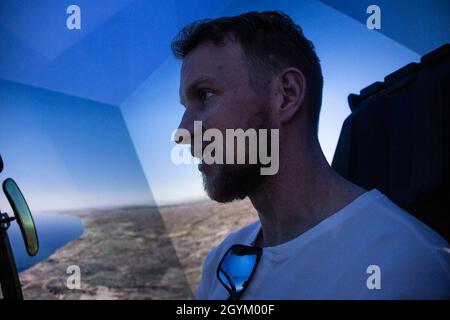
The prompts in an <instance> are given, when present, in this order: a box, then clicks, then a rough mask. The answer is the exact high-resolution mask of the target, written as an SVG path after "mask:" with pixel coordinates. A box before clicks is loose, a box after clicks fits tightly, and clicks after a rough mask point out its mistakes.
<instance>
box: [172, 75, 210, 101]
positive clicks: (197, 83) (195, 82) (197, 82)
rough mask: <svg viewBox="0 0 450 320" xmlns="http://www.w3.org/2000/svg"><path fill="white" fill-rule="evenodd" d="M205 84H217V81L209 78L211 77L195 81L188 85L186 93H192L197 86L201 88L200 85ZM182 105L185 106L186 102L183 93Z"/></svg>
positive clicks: (203, 77) (181, 96) (181, 97)
mask: <svg viewBox="0 0 450 320" xmlns="http://www.w3.org/2000/svg"><path fill="white" fill-rule="evenodd" d="M204 82H213V83H215V82H217V81H216V79H214V78H212V77H209V76H202V77H200V78H198V79H196V80H194V81H192V82H191V83H190V84H188V85H187V87H186V93H188V94H189V93H190V92H191V91H193V90H194V89H195V88H196V87H197V86H199V85H200V84H202V83H204ZM180 103H181V104H182V105H183V106H185V101H184V99H183V95H182V93H180Z"/></svg>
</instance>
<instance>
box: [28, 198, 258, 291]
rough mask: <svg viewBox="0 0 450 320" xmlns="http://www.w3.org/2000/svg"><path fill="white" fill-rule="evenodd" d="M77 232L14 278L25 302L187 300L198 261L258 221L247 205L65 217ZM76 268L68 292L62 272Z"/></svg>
mask: <svg viewBox="0 0 450 320" xmlns="http://www.w3.org/2000/svg"><path fill="white" fill-rule="evenodd" d="M64 214H70V215H74V216H77V217H79V218H80V219H81V220H82V224H83V226H84V232H83V234H82V235H81V236H80V237H78V238H77V239H75V240H73V241H71V242H69V243H67V244H66V245H65V246H63V247H61V248H59V249H58V250H57V251H56V252H54V253H53V254H52V255H51V256H50V257H48V258H47V259H45V260H43V261H41V262H39V263H38V264H36V265H34V266H32V267H31V268H29V269H27V270H25V271H23V272H21V273H20V280H21V283H22V288H23V293H24V297H25V299H193V298H194V295H195V294H194V293H195V290H196V287H197V285H198V281H199V279H200V274H201V267H202V264H203V260H204V258H205V257H206V255H207V254H208V252H209V251H210V250H211V249H212V247H213V246H216V245H218V244H219V243H220V242H221V241H222V240H223V238H225V236H226V235H227V234H228V233H229V232H231V231H233V230H237V229H238V228H240V227H242V226H244V225H246V224H248V223H251V222H252V221H254V220H255V219H256V218H257V215H256V212H255V211H254V209H253V207H252V206H251V204H250V202H249V201H248V200H243V201H235V202H232V203H229V204H218V203H216V202H213V201H210V200H203V201H199V202H196V203H188V204H177V205H176V206H174V205H166V206H162V207H159V208H158V207H145V206H142V207H127V208H116V209H104V210H91V211H88V210H86V211H83V210H80V211H72V212H64ZM71 265H77V266H79V268H80V271H81V289H79V290H70V289H68V288H67V285H66V282H67V279H68V277H69V276H70V274H67V273H66V271H67V267H69V266H71Z"/></svg>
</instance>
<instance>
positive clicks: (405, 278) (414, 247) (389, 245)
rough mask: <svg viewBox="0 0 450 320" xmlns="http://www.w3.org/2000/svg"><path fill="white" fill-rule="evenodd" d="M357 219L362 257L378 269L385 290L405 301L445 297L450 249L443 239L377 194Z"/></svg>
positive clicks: (449, 276) (449, 291) (448, 290)
mask: <svg viewBox="0 0 450 320" xmlns="http://www.w3.org/2000/svg"><path fill="white" fill-rule="evenodd" d="M359 216H360V218H358V219H357V220H358V221H359V224H360V225H363V226H364V229H365V231H364V233H365V234H364V236H363V237H364V238H365V239H364V241H363V242H364V243H365V246H364V247H365V248H366V249H367V251H366V254H365V256H366V257H367V258H368V259H370V261H373V262H374V264H379V265H380V267H381V272H382V273H383V274H384V276H385V279H386V281H385V282H384V283H385V284H386V286H385V288H386V289H388V288H389V287H391V288H390V289H391V290H390V291H391V292H392V293H394V294H396V293H397V291H398V290H400V292H401V295H396V296H402V297H409V298H418V297H436V298H439V297H444V296H445V297H448V296H449V294H450V247H449V244H448V242H447V241H446V240H445V239H444V238H442V237H441V236H440V235H439V234H438V233H437V232H435V231H434V230H432V229H431V228H430V227H428V226H427V225H425V224H424V223H423V222H421V221H420V220H418V219H417V218H415V217H414V216H413V215H411V214H410V213H408V212H406V211H405V210H403V209H402V208H400V207H399V206H397V205H396V204H395V203H393V202H392V201H391V200H390V199H388V198H387V197H386V196H385V195H383V194H382V193H380V192H378V193H375V194H374V197H373V198H372V199H370V201H368V202H367V206H365V213H364V214H361V215H359ZM364 260H365V259H364ZM377 262H379V263H377ZM387 291H389V290H387Z"/></svg>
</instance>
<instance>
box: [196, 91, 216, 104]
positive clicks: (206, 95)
mask: <svg viewBox="0 0 450 320" xmlns="http://www.w3.org/2000/svg"><path fill="white" fill-rule="evenodd" d="M212 94H213V93H212V92H209V91H205V90H201V91H200V92H199V98H200V101H201V102H202V103H204V102H205V101H206V100H207V99H208V98H209V97H211V96H212Z"/></svg>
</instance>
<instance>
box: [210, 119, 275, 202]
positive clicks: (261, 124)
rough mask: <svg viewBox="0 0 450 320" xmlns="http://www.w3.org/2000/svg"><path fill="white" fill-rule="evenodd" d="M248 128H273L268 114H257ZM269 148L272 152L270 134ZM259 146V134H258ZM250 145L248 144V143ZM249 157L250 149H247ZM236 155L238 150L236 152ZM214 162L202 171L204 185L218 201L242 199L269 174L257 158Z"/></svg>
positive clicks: (256, 187)
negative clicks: (244, 161)
mask: <svg viewBox="0 0 450 320" xmlns="http://www.w3.org/2000/svg"><path fill="white" fill-rule="evenodd" d="M248 128H255V129H256V130H259V129H263V128H264V129H268V130H269V131H270V128H273V126H272V121H271V120H270V117H269V115H268V114H262V113H259V114H256V115H254V116H253V117H252V118H251V119H250V120H249V122H248ZM267 144H268V145H267V149H268V151H269V153H271V150H270V149H271V148H270V146H271V136H270V134H269V135H268V139H267ZM257 146H258V148H259V136H258V135H257ZM247 147H248V145H247ZM246 151H247V154H246V159H248V149H247V150H246ZM234 154H235V155H236V150H235V153H234ZM223 163H224V164H212V165H209V166H208V167H209V168H208V169H207V170H205V172H202V178H203V187H204V189H205V191H206V193H207V194H208V196H209V197H210V198H211V199H212V200H215V201H217V202H221V203H226V202H231V201H233V200H242V199H244V198H245V197H247V196H250V195H251V194H253V193H254V192H255V191H256V190H257V189H259V188H260V186H261V185H262V183H263V182H264V180H265V179H266V178H267V176H265V175H262V174H261V168H262V167H264V165H262V164H261V163H260V161H259V157H258V159H257V162H256V164H249V163H245V164H237V163H236V159H235V162H234V164H226V163H225V161H224V162H223Z"/></svg>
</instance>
